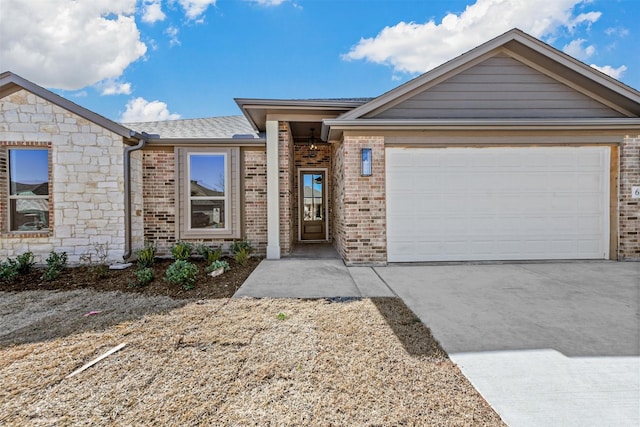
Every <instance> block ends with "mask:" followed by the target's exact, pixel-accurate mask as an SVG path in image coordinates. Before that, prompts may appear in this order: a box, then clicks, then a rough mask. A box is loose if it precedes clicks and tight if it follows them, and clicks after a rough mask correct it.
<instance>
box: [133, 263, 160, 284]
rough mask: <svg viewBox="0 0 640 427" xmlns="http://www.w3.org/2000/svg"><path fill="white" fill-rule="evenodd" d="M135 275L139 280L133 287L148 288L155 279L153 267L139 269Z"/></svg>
mask: <svg viewBox="0 0 640 427" xmlns="http://www.w3.org/2000/svg"><path fill="white" fill-rule="evenodd" d="M135 275H136V278H137V279H138V280H137V281H136V282H135V283H132V284H131V286H147V285H148V284H149V283H151V282H153V279H155V275H154V274H153V268H151V267H141V268H138V269H137V270H136V272H135Z"/></svg>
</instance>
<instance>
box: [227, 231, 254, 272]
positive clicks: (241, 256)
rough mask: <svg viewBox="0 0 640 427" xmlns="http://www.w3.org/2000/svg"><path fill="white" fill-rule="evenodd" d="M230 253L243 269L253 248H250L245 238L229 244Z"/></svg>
mask: <svg viewBox="0 0 640 427" xmlns="http://www.w3.org/2000/svg"><path fill="white" fill-rule="evenodd" d="M231 252H233V254H234V259H235V260H236V262H237V263H238V264H240V265H241V266H243V267H244V266H245V265H247V262H248V261H249V257H250V256H251V253H252V252H253V246H251V244H250V243H249V242H248V241H247V239H246V238H244V239H242V240H234V241H233V243H232V244H231Z"/></svg>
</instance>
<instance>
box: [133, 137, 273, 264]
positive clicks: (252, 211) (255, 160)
mask: <svg viewBox="0 0 640 427" xmlns="http://www.w3.org/2000/svg"><path fill="white" fill-rule="evenodd" d="M242 153H243V155H242V158H243V164H242V165H241V168H242V169H241V170H242V174H243V178H242V180H243V182H244V205H243V206H241V209H243V217H244V228H243V233H244V236H245V237H246V238H247V240H248V241H249V243H250V244H251V245H252V246H253V247H254V254H255V255H261V256H262V255H265V253H266V246H267V190H266V188H267V171H266V170H267V166H266V153H265V151H264V150H258V151H255V150H242ZM175 177H176V158H175V154H174V150H173V148H169V149H166V148H145V150H144V160H143V182H144V185H143V187H144V188H143V197H144V234H145V238H146V240H147V241H149V242H151V243H154V244H155V245H156V246H157V247H158V253H159V254H168V253H169V248H170V247H171V246H172V245H173V244H174V243H175V242H176V240H177V239H176V236H177V232H176V209H177V206H176V193H175V191H176V181H175V179H176V178H175ZM241 205H242V204H241ZM182 240H187V241H191V242H193V243H204V244H207V245H210V246H223V248H224V250H225V251H227V250H228V248H229V246H230V244H231V243H232V242H233V240H234V239H232V238H219V239H212V238H206V239H182ZM236 240H237V239H236Z"/></svg>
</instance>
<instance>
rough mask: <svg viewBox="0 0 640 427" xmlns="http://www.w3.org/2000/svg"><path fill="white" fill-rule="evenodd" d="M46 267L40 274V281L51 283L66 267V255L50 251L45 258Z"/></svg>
mask: <svg viewBox="0 0 640 427" xmlns="http://www.w3.org/2000/svg"><path fill="white" fill-rule="evenodd" d="M46 262H47V267H46V268H45V269H44V273H43V274H42V280H46V281H47V282H51V281H53V280H55V279H57V278H58V276H60V273H62V271H63V270H64V269H65V268H66V267H67V253H66V252H54V251H51V253H49V256H48V257H47V261H46Z"/></svg>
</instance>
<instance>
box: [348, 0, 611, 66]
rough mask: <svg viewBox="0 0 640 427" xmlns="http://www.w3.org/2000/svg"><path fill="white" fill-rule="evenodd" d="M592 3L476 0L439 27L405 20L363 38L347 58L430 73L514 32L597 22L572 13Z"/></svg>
mask: <svg viewBox="0 0 640 427" xmlns="http://www.w3.org/2000/svg"><path fill="white" fill-rule="evenodd" d="M588 2H589V0H538V1H532V0H477V1H476V2H475V3H474V4H472V5H470V6H467V8H466V9H465V10H464V11H463V12H462V13H459V14H454V13H449V14H447V15H446V16H445V17H444V18H443V19H442V21H441V22H440V23H437V22H436V21H435V20H430V21H427V22H425V23H415V22H408V23H407V22H400V23H398V24H397V25H394V26H392V27H385V28H384V29H383V30H382V31H381V32H380V33H379V34H378V35H376V36H375V37H372V38H363V39H361V40H360V41H359V42H358V43H357V44H356V45H355V46H353V47H352V48H351V50H350V51H349V52H348V53H346V54H345V55H343V59H345V60H363V59H364V60H367V61H370V62H374V63H378V64H385V65H389V66H392V67H393V69H394V71H396V72H408V73H419V72H424V71H427V70H430V69H432V68H435V67H437V66H438V65H440V64H442V63H444V62H446V61H448V60H450V59H452V58H455V57H456V56H458V55H460V54H462V53H464V52H466V51H468V50H470V49H472V48H474V47H476V46H477V45H478V43H479V42H482V41H486V40H490V39H492V38H494V37H496V36H498V35H500V34H502V33H504V32H506V31H508V30H510V29H511V28H514V27H516V28H520V29H521V30H523V31H525V32H527V33H529V34H531V35H532V36H534V37H537V38H541V37H544V36H546V37H551V36H553V35H554V34H555V33H557V32H558V31H559V30H560V29H564V28H566V29H569V30H573V28H574V27H575V26H576V25H579V24H581V23H584V22H588V23H591V22H595V21H596V20H597V19H598V18H599V16H600V13H599V12H589V13H583V14H580V15H578V16H574V15H573V12H572V10H573V8H574V7H575V6H576V5H578V4H583V3H588Z"/></svg>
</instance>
